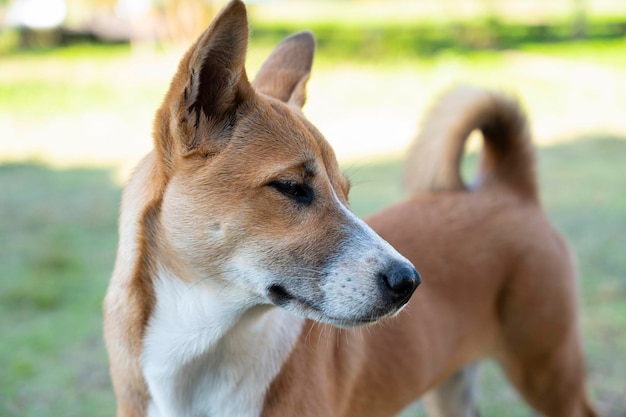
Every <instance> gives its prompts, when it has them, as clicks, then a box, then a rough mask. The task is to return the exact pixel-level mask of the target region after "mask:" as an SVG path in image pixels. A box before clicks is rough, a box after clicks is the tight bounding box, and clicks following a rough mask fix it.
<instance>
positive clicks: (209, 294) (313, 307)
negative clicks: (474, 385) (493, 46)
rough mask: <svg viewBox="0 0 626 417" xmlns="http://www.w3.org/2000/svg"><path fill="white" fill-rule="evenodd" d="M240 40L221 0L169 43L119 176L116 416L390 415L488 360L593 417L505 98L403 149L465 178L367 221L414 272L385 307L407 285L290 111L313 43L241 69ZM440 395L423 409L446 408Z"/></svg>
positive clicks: (330, 163) (568, 294)
mask: <svg viewBox="0 0 626 417" xmlns="http://www.w3.org/2000/svg"><path fill="white" fill-rule="evenodd" d="M247 38H248V24H247V18H246V10H245V7H244V5H243V3H242V2H241V1H239V0H234V1H232V2H231V3H229V5H228V6H226V8H225V9H224V10H223V11H222V13H221V14H220V15H219V16H218V17H217V18H216V19H215V21H214V22H213V23H212V25H211V26H210V27H209V28H208V29H207V31H206V32H205V33H204V34H203V35H202V36H201V37H200V39H199V40H198V41H197V43H196V44H195V45H193V46H192V47H191V49H190V50H189V51H188V52H187V53H186V55H185V56H184V57H183V59H182V61H181V63H180V66H179V68H178V72H177V73H176V75H175V77H174V79H173V81H172V84H171V87H170V90H169V92H168V93H167V96H166V97H165V100H164V102H163V104H162V106H161V108H160V109H159V111H158V112H157V116H156V120H155V125H154V145H155V148H154V151H153V152H151V153H150V154H149V155H148V156H146V157H145V158H144V159H143V161H142V162H141V163H140V164H139V166H138V167H137V169H136V171H135V172H134V174H133V176H132V177H131V179H130V181H129V183H128V185H127V186H126V188H125V191H124V196H123V202H122V209H121V217H120V242H119V249H118V257H117V262H116V265H115V271H114V274H113V277H112V280H111V283H110V286H109V290H108V292H107V296H106V299H105V303H104V312H105V323H104V324H105V339H106V343H107V349H108V351H109V357H110V364H111V376H112V380H113V385H114V388H115V392H116V396H117V414H118V416H120V417H121V416H150V417H174V416H176V417H184V416H220V417H235V416H237V417H251V416H273V417H275V416H327V417H339V416H391V415H394V414H395V413H397V412H398V411H400V410H401V409H402V408H403V407H404V406H405V405H407V404H408V403H410V402H412V401H413V400H414V399H416V398H418V397H419V396H421V395H422V394H423V393H424V392H426V391H427V390H428V389H430V388H433V387H435V386H436V385H437V384H438V383H439V382H441V381H444V379H445V378H446V377H447V376H449V375H451V374H452V373H453V372H454V371H455V370H456V369H458V368H460V367H461V366H463V365H464V364H466V363H469V362H470V361H473V360H475V359H478V358H480V357H483V356H486V355H493V356H495V357H496V358H498V359H499V360H500V362H501V363H502V364H503V366H504V367H505V369H506V370H507V371H508V374H509V376H510V378H511V379H512V380H513V381H514V382H515V383H516V384H517V386H518V387H519V388H520V390H521V391H522V393H523V394H524V395H525V396H526V397H527V399H528V400H529V402H530V403H531V404H533V405H534V406H535V407H536V408H537V409H538V410H541V411H543V412H544V413H546V414H547V415H549V416H563V417H565V416H568V417H569V416H574V417H575V416H591V415H593V412H592V411H591V409H590V407H589V405H588V403H587V400H586V398H585V393H584V382H583V373H584V372H583V360H582V355H581V351H580V344H579V340H578V339H579V337H578V331H577V323H576V301H575V293H576V290H575V286H574V272H573V269H572V266H571V262H570V258H569V254H568V252H567V249H566V247H565V245H564V244H563V243H562V241H561V240H560V238H559V237H558V236H557V235H556V233H555V232H554V231H553V230H552V228H551V227H550V225H549V224H548V222H547V220H546V218H545V217H544V215H543V214H542V212H541V210H540V207H539V204H538V202H537V198H536V189H535V182H534V175H533V172H532V171H533V165H532V149H531V147H530V144H529V142H528V138H527V134H526V131H525V127H524V125H523V120H522V118H521V117H520V116H519V115H518V113H517V109H516V108H515V107H514V106H513V105H512V104H510V103H509V102H508V101H503V100H501V99H499V98H498V97H495V96H494V97H491V96H484V95H481V94H478V95H477V96H476V97H472V99H471V100H468V101H467V102H463V103H462V104H463V105H462V106H457V107H454V108H451V109H449V110H448V111H447V113H448V114H449V116H450V117H451V119H450V120H438V121H437V124H439V123H441V124H442V126H451V129H453V130H452V131H449V132H446V131H444V132H443V133H444V134H446V135H447V136H450V137H452V138H453V139H454V141H453V142H449V141H447V140H446V138H445V137H437V138H436V137H435V136H437V135H439V136H441V135H442V133H441V132H438V131H437V130H434V131H433V132H432V133H430V134H429V135H430V136H432V138H431V139H440V140H439V141H436V142H432V144H431V145H429V146H431V147H432V148H433V149H432V150H431V151H434V153H435V154H434V156H433V158H435V159H430V160H429V159H427V160H426V161H425V162H426V163H430V166H426V163H425V162H424V161H417V162H416V163H417V164H418V165H422V164H424V165H425V166H424V171H425V173H426V175H428V173H430V172H434V173H435V174H436V175H435V176H434V177H433V184H434V185H435V186H436V187H437V188H442V189H450V188H455V189H457V188H459V190H456V191H455V192H452V193H442V194H440V195H435V196H427V197H422V198H420V199H415V200H412V201H409V202H407V203H405V204H402V205H399V206H396V207H394V208H391V209H389V210H388V211H386V212H383V213H381V214H379V215H377V216H374V217H372V218H371V220H370V221H371V225H372V226H373V227H374V228H375V229H376V230H377V231H378V232H379V233H381V234H382V235H383V236H384V237H385V238H386V239H388V240H389V241H391V242H392V243H393V244H394V245H397V247H398V248H399V249H400V251H401V252H404V253H405V254H407V255H409V256H410V257H411V258H412V259H413V260H414V261H415V262H416V263H417V264H421V265H423V266H422V268H423V269H424V271H426V273H427V274H428V276H429V284H428V286H427V287H425V288H424V291H422V292H421V295H420V296H419V297H413V301H412V302H411V303H410V306H409V307H408V308H407V309H405V310H404V311H403V312H401V313H399V311H400V310H401V309H402V308H403V307H404V306H405V305H406V303H407V301H408V300H409V298H410V297H411V295H412V293H413V291H414V290H415V288H416V287H417V285H419V283H420V277H419V275H418V274H417V272H416V271H415V269H414V268H413V266H412V264H411V263H410V262H409V261H408V260H407V259H405V258H404V257H403V256H402V255H400V254H399V253H398V252H397V251H396V250H395V249H393V248H392V246H390V245H389V244H388V243H387V242H386V241H385V240H383V239H382V238H381V237H379V236H378V235H377V234H376V233H375V232H374V231H373V230H372V229H371V228H370V227H369V226H367V225H366V224H365V223H364V222H363V221H361V220H360V219H358V218H357V217H356V216H355V215H354V214H353V213H352V212H351V211H350V209H349V208H348V203H347V195H348V190H349V184H348V181H347V180H346V178H345V177H344V176H343V175H342V174H341V172H340V170H339V167H338V165H337V162H336V160H335V156H334V153H333V151H332V149H331V148H330V146H329V145H328V144H327V142H326V141H325V140H324V138H323V137H322V136H321V134H320V133H319V132H318V131H317V130H316V129H315V127H314V126H313V125H312V124H311V123H310V122H308V121H307V120H306V119H305V117H304V116H303V114H302V112H301V106H302V105H303V103H304V99H305V93H304V89H305V84H306V81H307V79H308V76H309V72H310V68H311V62H312V57H313V49H314V42H313V38H312V36H311V35H310V34H308V33H301V34H298V35H294V36H292V37H290V38H288V39H286V40H285V41H283V42H282V43H281V44H280V45H279V46H278V47H277V48H276V50H275V51H274V52H273V53H272V54H271V55H270V57H269V58H268V60H267V61H266V62H265V64H264V65H263V67H262V68H261V69H260V71H259V73H258V75H257V77H256V79H255V81H254V82H253V83H250V82H249V81H248V79H247V77H246V73H245V69H244V61H245V56H246V47H247ZM475 99H480V100H475ZM459 121H460V122H459ZM450 123H452V124H450ZM455 123H456V124H455ZM474 127H482V128H483V131H484V132H485V133H486V139H487V140H486V143H487V146H486V149H487V153H486V156H487V157H486V158H485V164H484V167H485V171H484V173H485V177H484V181H483V183H482V185H481V186H480V187H478V188H477V189H476V190H475V191H473V192H467V191H464V190H460V188H462V186H461V184H460V183H459V182H458V176H456V172H457V171H456V170H457V167H458V156H459V154H460V152H461V148H462V143H463V140H464V137H465V134H466V133H467V132H466V130H468V129H471V128H474ZM427 132H428V130H427ZM419 152H420V153H421V152H423V151H422V150H420V151H419ZM416 169H418V170H419V169H420V167H419V166H416ZM420 175H421V173H420ZM394 315H395V316H396V317H395V318H394V319H390V320H387V321H385V322H383V323H381V324H379V325H374V326H370V327H368V328H366V329H365V330H364V329H362V328H356V329H354V327H356V326H359V325H363V324H368V323H373V322H375V321H377V320H379V319H382V318H385V317H388V316H394ZM449 384H450V383H449ZM449 384H448V385H449ZM453 385H454V384H453ZM453 388H454V389H448V388H446V386H445V385H444V388H441V389H439V391H436V393H435V394H432V398H433V401H432V402H433V404H435V403H437V401H438V400H441V399H443V400H444V402H445V403H446V404H453V401H456V399H455V398H454V397H455V395H456V393H457V391H458V390H456V387H453ZM456 405H458V406H459V407H465V410H466V411H467V412H468V413H470V412H471V407H472V404H471V402H469V403H468V402H466V403H464V404H460V403H459V404H456ZM434 407H435V406H434ZM439 411H440V412H441V413H443V414H442V415H462V414H450V412H452V413H454V411H450V412H446V411H445V409H444V408H441V409H440V410H439Z"/></svg>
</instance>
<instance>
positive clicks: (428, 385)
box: [264, 88, 596, 417]
mask: <svg viewBox="0 0 626 417" xmlns="http://www.w3.org/2000/svg"><path fill="white" fill-rule="evenodd" d="M474 129H481V130H483V134H484V136H485V150H484V154H483V163H482V166H481V179H480V185H479V186H478V187H477V188H475V189H473V190H472V191H469V190H467V189H466V186H465V185H464V184H463V182H462V180H461V177H460V175H459V171H458V169H459V163H460V156H461V154H462V151H463V144H464V141H465V139H466V137H467V135H468V134H469V133H470V132H471V131H472V130H474ZM422 162H423V163H424V165H422ZM428 167H430V171H429V168H428ZM420 168H422V169H420ZM407 175H408V177H407V181H408V183H409V185H408V187H409V188H410V189H412V190H413V191H414V192H415V195H414V196H413V197H412V198H410V199H409V200H407V201H405V202H403V203H400V204H397V205H395V206H393V207H390V208H388V209H385V210H383V211H381V212H379V213H377V214H375V215H373V216H371V217H369V219H367V221H368V223H369V224H370V225H371V226H372V227H373V228H374V230H376V232H377V233H379V234H380V235H381V236H382V237H383V238H385V239H386V240H387V241H388V242H390V243H391V244H392V245H394V247H396V248H397V249H398V250H399V251H400V252H401V253H403V254H404V255H405V256H408V257H409V259H410V260H411V261H412V262H414V263H415V265H417V266H418V267H419V268H420V271H421V272H422V274H423V276H424V284H423V286H422V288H420V289H419V290H418V291H417V292H416V293H415V294H414V296H413V298H412V299H411V301H410V302H409V305H408V306H407V308H406V309H405V310H403V311H402V312H401V313H400V314H399V315H398V316H397V317H395V318H394V319H390V320H389V321H386V322H383V323H380V324H379V325H375V326H372V327H370V328H367V329H364V330H350V331H345V330H336V329H331V328H327V327H325V326H323V325H315V324H311V325H310V328H309V329H308V330H305V332H304V333H303V335H302V342H301V344H300V345H299V346H298V349H297V350H296V351H294V352H293V354H292V357H291V358H290V361H289V362H288V363H287V364H286V367H285V371H284V372H283V373H282V374H281V376H280V377H279V379H278V380H277V381H276V382H275V383H274V385H273V387H272V389H271V391H270V392H269V394H268V403H267V404H268V409H267V410H265V414H264V416H289V415H293V410H307V412H303V413H300V412H299V413H298V414H299V415H310V416H320V415H327V416H331V415H332V416H393V415H395V414H396V413H398V412H399V411H400V410H402V408H404V407H405V406H406V405H407V404H409V403H410V402H412V401H413V400H415V399H416V398H418V397H420V396H422V395H423V394H425V393H426V392H427V391H428V390H429V389H432V388H435V387H436V386H437V385H438V384H439V383H441V382H442V381H444V380H445V379H446V378H447V377H448V376H449V375H451V374H452V373H453V372H454V371H455V370H456V369H459V368H460V367H462V366H463V365H465V364H467V363H469V362H472V361H476V360H479V359H482V358H485V357H493V358H495V359H496V360H498V361H499V363H500V364H501V365H502V367H503V368H504V370H505V372H506V373H507V375H508V377H509V379H510V380H511V381H512V383H513V384H514V385H515V386H516V387H517V389H518V390H519V391H520V393H521V395H522V396H523V397H524V398H525V399H526V400H527V401H528V403H529V404H530V405H531V406H533V407H534V408H535V409H536V410H538V411H540V412H542V413H543V414H545V415H546V416H551V417H583V416H585V417H590V416H596V413H595V411H593V408H592V407H591V405H590V403H589V401H588V399H587V396H586V392H585V370H584V358H583V352H582V348H581V342H580V334H579V329H578V326H579V323H578V318H577V315H578V303H577V291H576V273H575V268H574V264H573V261H572V257H571V254H570V252H569V250H568V248H567V246H566V244H565V242H564V241H563V239H562V238H561V237H560V236H559V235H558V234H557V232H555V230H554V229H553V228H552V226H551V225H550V223H549V221H548V219H547V218H546V216H545V214H544V213H543V211H542V209H541V206H540V204H539V202H538V196H537V194H536V179H535V175H534V152H533V149H532V145H531V143H530V139H529V135H528V130H527V126H526V121H525V119H524V117H523V115H522V113H521V112H520V111H519V108H518V106H517V104H516V103H515V102H514V101H513V100H510V99H508V98H505V97H503V96H501V95H499V94H495V93H490V92H485V91H482V90H475V89H470V88H463V89H459V90H456V91H454V92H452V93H450V94H448V95H446V96H445V97H443V98H442V100H441V101H440V102H439V104H438V105H437V106H436V107H435V109H434V111H433V112H432V113H431V114H430V115H429V117H428V118H427V123H426V124H425V126H424V128H423V129H422V134H421V135H420V138H419V139H418V141H417V142H416V144H415V145H414V146H413V148H412V152H411V154H410V156H409V158H408V165H407ZM430 190H432V191H430ZM444 190H445V191H444ZM320 365H321V366H320ZM308 410H311V411H310V412H309V411H308Z"/></svg>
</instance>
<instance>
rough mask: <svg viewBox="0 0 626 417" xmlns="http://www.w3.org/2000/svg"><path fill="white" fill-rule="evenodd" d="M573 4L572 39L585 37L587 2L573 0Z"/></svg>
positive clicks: (585, 0) (584, 0)
mask: <svg viewBox="0 0 626 417" xmlns="http://www.w3.org/2000/svg"><path fill="white" fill-rule="evenodd" d="M573 2H574V4H573V7H574V37H576V38H584V37H586V36H587V0H573Z"/></svg>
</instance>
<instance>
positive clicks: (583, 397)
mask: <svg viewBox="0 0 626 417" xmlns="http://www.w3.org/2000/svg"><path fill="white" fill-rule="evenodd" d="M500 363H501V364H502V367H503V368H504V370H505V372H506V374H507V376H508V377H509V379H510V381H511V382H512V383H513V384H514V385H515V386H516V387H517V389H518V391H519V392H520V394H522V396H523V397H524V398H525V399H526V400H527V401H528V403H529V404H530V405H531V406H533V407H534V408H535V409H536V410H537V411H539V412H540V413H541V414H540V415H544V416H546V417H597V416H598V414H597V413H596V411H595V410H594V409H593V407H592V406H591V404H590V403H589V401H588V399H587V394H586V392H585V384H584V381H585V372H584V369H583V368H584V366H583V363H584V362H583V357H582V354H581V352H580V349H578V346H577V344H568V345H566V346H564V347H563V348H562V349H558V350H555V351H553V352H551V354H550V355H549V357H546V358H544V359H543V360H538V359H537V358H532V359H529V358H524V359H520V358H511V357H508V358H506V359H504V360H501V361H500Z"/></svg>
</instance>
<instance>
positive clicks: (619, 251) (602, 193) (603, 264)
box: [0, 39, 626, 417]
mask: <svg viewBox="0 0 626 417" xmlns="http://www.w3.org/2000/svg"><path fill="white" fill-rule="evenodd" d="M320 46H321V49H320V56H319V59H318V60H317V61H316V64H315V68H314V74H313V78H312V80H311V85H310V99H309V102H308V104H307V108H306V112H307V114H308V115H309V117H310V118H311V120H312V121H314V122H315V123H317V124H318V126H320V128H321V129H322V131H323V132H324V133H325V134H326V136H327V137H328V138H329V140H331V142H333V144H334V145H335V147H336V149H337V152H338V154H339V155H340V157H342V158H344V159H346V160H349V161H350V162H346V163H345V169H346V171H347V172H348V173H349V174H350V176H351V177H352V179H353V183H354V184H355V187H354V191H353V194H352V203H353V205H354V208H355V210H356V211H357V212H358V213H359V214H361V215H365V214H368V213H371V212H372V211H374V210H376V209H378V208H380V207H382V206H384V205H387V204H389V203H391V202H393V201H397V200H398V199H400V198H402V191H401V188H400V185H399V176H400V175H399V173H400V165H401V164H400V159H399V158H398V157H388V158H387V159H385V160H382V161H381V160H377V161H373V162H372V160H371V159H370V158H365V157H364V156H363V155H365V154H367V155H371V154H373V153H382V154H387V153H392V154H394V153H395V154H396V155H397V153H398V151H399V150H400V149H402V147H403V146H404V145H405V143H406V141H408V139H409V138H410V135H411V134H412V132H413V130H414V127H415V122H416V119H417V117H418V116H419V115H420V114H422V113H423V110H424V108H425V107H426V106H427V104H428V103H429V102H430V101H431V100H432V98H433V96H434V95H435V94H436V93H438V92H439V91H440V90H441V89H443V88H446V87H448V86H449V85H451V84H453V83H455V82H458V81H463V82H472V83H478V84H487V85H500V86H503V87H504V88H506V89H509V90H513V91H515V92H517V93H518V94H519V95H520V96H521V98H522V100H523V101H524V103H525V104H526V105H527V107H528V109H529V112H530V114H531V119H532V120H533V122H534V123H533V125H534V130H535V131H536V132H538V137H539V138H540V139H542V141H541V143H542V145H543V147H542V148H541V151H540V156H541V176H542V186H543V189H542V190H543V197H544V200H545V205H546V208H547V210H548V212H549V213H550V215H551V217H552V218H553V220H554V222H555V223H556V224H557V226H558V227H559V229H560V230H562V231H563V233H564V234H565V235H566V236H567V237H568V239H569V240H570V242H571V244H572V246H573V247H574V249H575V251H576V253H577V254H578V257H579V261H580V270H581V288H582V310H583V326H584V332H585V336H586V337H585V342H586V346H587V351H588V358H589V371H590V375H589V379H590V385H591V391H592V394H593V396H594V397H595V398H596V400H597V403H598V404H599V406H600V407H601V408H602V410H603V411H604V412H605V413H604V415H605V416H607V417H623V416H624V412H625V411H626V397H625V396H624V393H625V392H626V376H625V375H626V361H625V360H624V358H626V334H625V333H624V329H625V328H626V259H625V258H624V256H623V253H624V249H625V246H626V244H625V240H624V236H626V215H625V214H624V213H626V194H625V193H624V192H623V190H624V189H626V166H624V164H623V159H624V155H626V125H625V122H624V120H626V119H624V117H623V115H624V111H626V81H625V80H626V78H625V74H624V70H623V68H624V60H623V59H624V58H623V57H624V54H623V53H622V52H623V50H624V46H625V44H624V40H623V39H617V40H612V41H610V42H608V41H603V42H599V41H586V42H576V43H565V44H558V45H555V44H549V45H546V44H537V43H533V44H525V45H523V46H522V47H521V48H520V49H518V50H515V51H504V52H503V51H482V52H471V53H464V52H459V51H452V50H448V51H444V52H440V53H438V54H436V55H434V56H429V57H424V56H418V57H416V56H414V55H413V56H409V57H405V56H398V54H397V53H396V52H394V50H393V49H391V50H390V51H391V52H390V53H388V54H387V53H385V52H384V51H383V52H381V54H380V55H379V54H377V53H376V52H375V51H369V52H368V53H367V54H366V55H352V53H354V51H353V52H350V50H349V49H347V50H343V51H339V53H337V51H336V50H334V49H332V48H331V49H324V45H320ZM333 48H336V46H333ZM268 49H269V46H268V44H267V43H266V42H265V41H262V42H260V43H253V44H252V47H251V57H250V73H254V69H255V68H257V67H258V65H259V64H260V62H261V59H262V57H264V56H265V55H266V53H267V51H268ZM325 51H327V52H328V53H326V52H325ZM359 53H361V52H359ZM178 56H179V55H178V53H161V54H154V53H152V52H146V51H141V50H133V51H131V50H130V48H128V47H124V46H113V47H105V48H100V47H98V48H94V47H93V46H81V45H79V46H73V47H70V48H66V49H62V50H56V51H40V52H28V53H19V54H10V55H5V56H2V57H1V58H0V59H2V65H1V66H0V190H2V197H0V248H2V250H0V334H1V335H2V336H1V339H0V369H2V370H3V371H2V372H0V416H3V417H13V416H41V415H46V416H84V415H92V416H100V415H102V416H105V415H112V413H113V404H114V400H113V396H112V392H111V389H110V385H109V380H108V374H107V369H106V355H105V353H104V348H103V344H102V339H101V312H100V304H101V299H102V296H103V293H104V289H105V287H106V283H107V280H108V276H109V274H110V272H111V269H112V265H113V260H114V252H115V245H116V217H117V210H118V203H119V196H120V185H119V184H120V181H119V173H118V168H119V166H120V165H125V164H126V163H129V162H134V161H136V160H137V158H138V157H139V156H140V155H141V154H142V153H143V152H145V150H146V149H148V148H149V146H150V140H149V139H148V137H149V133H150V126H151V121H152V116H153V112H154V110H155V108H156V107H157V105H158V102H159V101H160V97H161V96H162V94H163V93H164V92H165V88H166V86H167V82H168V80H169V78H170V77H171V74H172V72H173V71H174V68H175V66H176V61H177V59H178ZM610 133H612V135H610ZM545 139H548V140H545ZM25 157H26V158H40V159H41V160H42V161H45V162H41V163H24V162H18V163H7V162H4V163H2V161H7V160H9V159H20V160H23V159H24V158H25ZM77 161H80V162H81V164H91V165H90V167H88V168H73V167H67V166H68V165H70V166H75V165H76V163H77ZM94 164H96V165H98V166H100V168H95V167H93V165H94ZM468 165H469V166H471V161H470V163H469V164H468ZM59 166H64V167H65V168H58V167H59ZM102 166H104V168H103V167H102ZM481 378H482V381H481V384H482V391H483V397H482V398H483V400H482V407H483V409H484V415H485V416H493V417H496V416H507V417H509V416H520V417H521V416H528V415H529V413H528V411H527V410H526V409H525V408H524V407H522V406H520V405H519V402H518V401H517V400H516V399H515V395H514V394H513V393H512V392H511V391H510V390H509V389H508V388H507V387H506V384H503V383H502V379H501V376H500V375H499V373H498V371H497V369H496V368H495V367H494V366H492V365H489V366H487V367H486V368H485V369H484V372H483V373H482V377H481ZM420 413H422V411H420V410H419V409H415V410H411V411H410V412H409V414H408V415H411V416H413V415H421V414H420Z"/></svg>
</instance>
